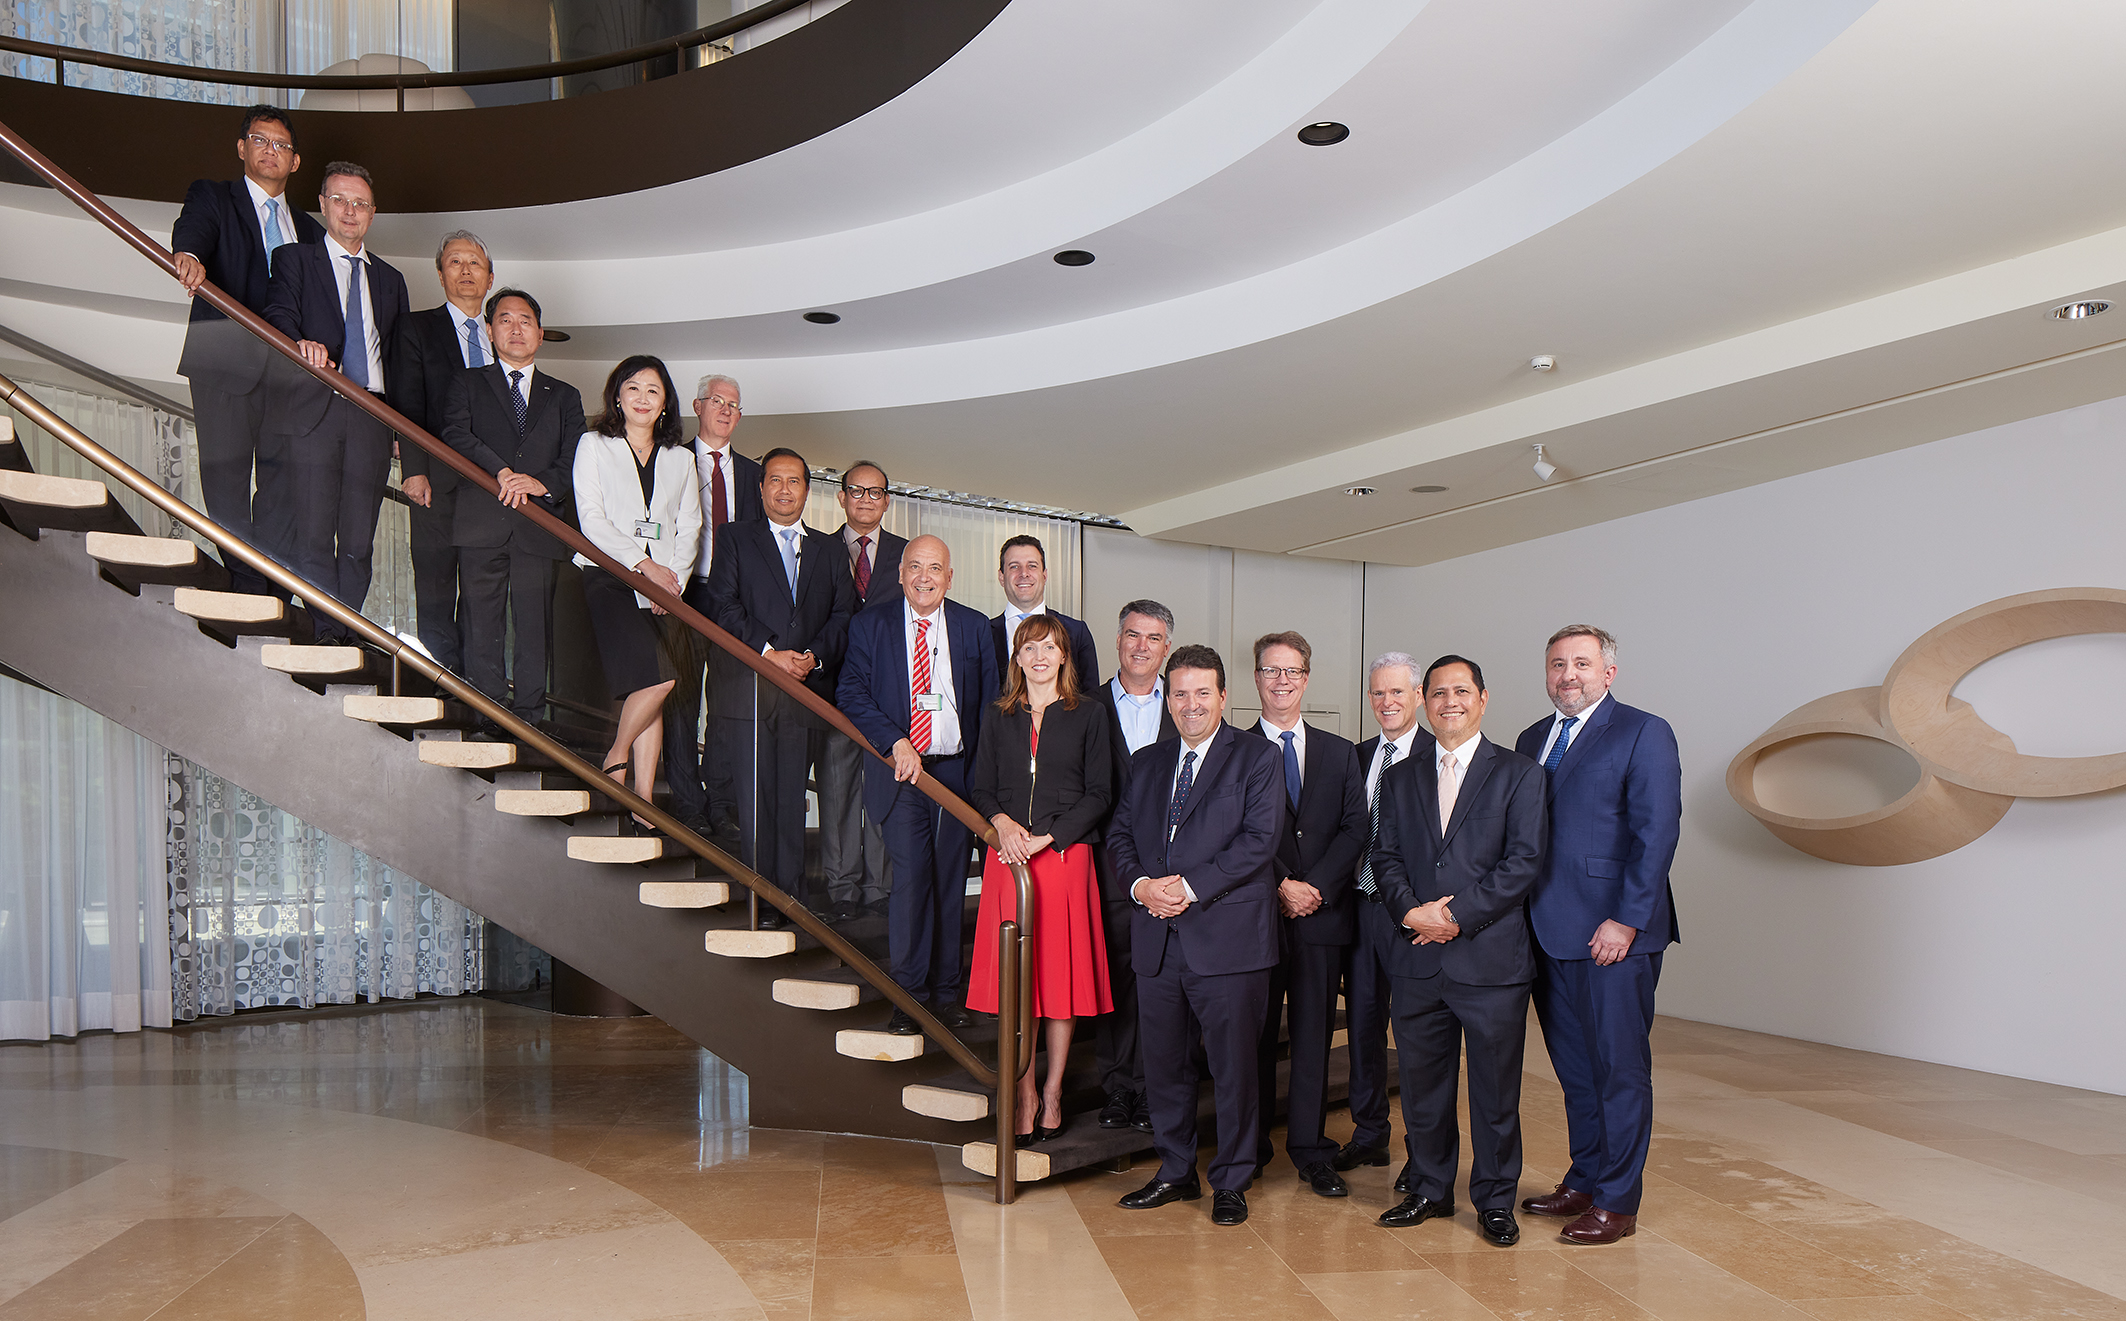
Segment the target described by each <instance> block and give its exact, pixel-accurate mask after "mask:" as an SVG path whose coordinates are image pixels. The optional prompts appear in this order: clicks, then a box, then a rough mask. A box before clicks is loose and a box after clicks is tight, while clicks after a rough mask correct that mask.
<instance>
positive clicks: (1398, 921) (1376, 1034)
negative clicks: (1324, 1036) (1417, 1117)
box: [1343, 725, 1432, 1147]
mask: <svg viewBox="0 0 2126 1321" xmlns="http://www.w3.org/2000/svg"><path fill="white" fill-rule="evenodd" d="M1409 733H1410V751H1409V753H1408V754H1407V755H1406V756H1403V757H1402V760H1414V759H1416V758H1418V757H1429V756H1431V755H1432V735H1431V734H1430V733H1429V732H1427V731H1426V729H1425V727H1424V726H1422V725H1419V726H1417V727H1416V728H1415V729H1412V730H1411V731H1410V732H1409ZM1379 752H1380V735H1378V734H1375V735H1374V736H1373V737H1372V738H1369V739H1367V740H1366V741H1365V742H1363V743H1361V744H1359V745H1358V775H1359V790H1360V792H1361V793H1363V792H1365V777H1367V776H1368V775H1371V774H1372V773H1373V759H1374V757H1375V756H1376V755H1378V754H1379ZM1396 764H1397V765H1400V764H1402V762H1401V760H1399V761H1398V762H1397V763H1396ZM1375 792H1376V793H1377V792H1378V786H1377V785H1376V786H1375ZM1372 810H1373V804H1372V800H1371V799H1368V800H1367V802H1366V811H1367V814H1368V818H1369V820H1370V816H1371V813H1372ZM1367 852H1368V849H1367V848H1366V847H1361V848H1360V850H1359V855H1358V866H1357V868H1356V869H1355V871H1354V875H1353V878H1352V880H1353V884H1352V889H1351V893H1352V907H1353V908H1354V910H1355V911H1354V912H1353V914H1352V924H1351V925H1352V931H1351V943H1350V944H1349V945H1346V946H1345V947H1344V959H1343V975H1344V1035H1345V1036H1346V1038H1348V1040H1349V1044H1348V1045H1347V1046H1346V1047H1345V1052H1346V1055H1347V1056H1348V1058H1349V1060H1350V1062H1351V1125H1352V1129H1353V1132H1352V1134H1351V1141H1352V1142H1353V1143H1355V1144H1357V1145H1358V1146H1361V1147H1385V1146H1387V1145H1388V1138H1389V1136H1390V1129H1389V1127H1388V1045H1387V1041H1388V1006H1389V1003H1390V999H1391V996H1390V993H1389V987H1390V978H1389V976H1388V965H1389V964H1390V963H1391V962H1393V960H1394V958H1395V946H1396V945H1397V944H1399V943H1400V942H1402V941H1404V940H1407V939H1409V934H1408V933H1407V932H1405V931H1404V930H1403V928H1402V914H1401V913H1397V914H1394V915H1393V916H1390V915H1389V913H1388V907H1387V904H1386V903H1385V902H1383V901H1382V899H1381V897H1380V895H1379V885H1378V883H1377V882H1376V884H1375V887H1374V895H1373V896H1372V897H1370V898H1369V897H1368V896H1367V895H1366V894H1365V892H1364V891H1362V890H1360V889H1359V888H1358V886H1357V883H1356V882H1357V877H1356V874H1355V872H1356V871H1363V870H1364V868H1365V863H1366V854H1367Z"/></svg>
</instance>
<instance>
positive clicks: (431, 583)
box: [406, 441, 465, 673]
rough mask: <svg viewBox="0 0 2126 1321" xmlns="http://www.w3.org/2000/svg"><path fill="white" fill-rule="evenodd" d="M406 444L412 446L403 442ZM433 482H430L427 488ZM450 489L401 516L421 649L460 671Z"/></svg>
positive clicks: (454, 499) (453, 503) (455, 502)
mask: <svg viewBox="0 0 2126 1321" xmlns="http://www.w3.org/2000/svg"><path fill="white" fill-rule="evenodd" d="M407 443H409V444H411V443H412V442H410V441H409V442H407ZM433 488H434V482H433V479H431V482H430V489H431V490H433ZM457 508H458V493H457V490H456V489H455V488H453V489H451V490H448V491H435V492H434V494H433V495H432V496H431V497H430V502H429V507H428V508H426V509H423V508H421V507H420V506H419V505H415V506H413V507H412V508H411V509H409V510H407V511H406V512H407V513H408V514H410V515H412V517H411V518H410V519H409V520H408V521H409V524H410V533H411V540H412V547H411V549H412V556H413V601H414V614H413V618H414V626H415V628H416V629H417V630H418V632H419V634H420V638H421V645H422V646H424V647H426V648H428V654H429V655H430V656H433V657H434V658H435V661H436V664H438V665H441V666H442V667H443V668H444V669H446V670H450V671H453V672H456V673H463V671H462V670H460V668H459V667H460V666H462V665H463V664H464V663H465V652H464V646H463V641H462V639H461V638H460V637H459V634H458V548H457V546H456V545H454V544H452V542H451V539H450V525H451V520H452V519H453V518H455V517H456V514H457Z"/></svg>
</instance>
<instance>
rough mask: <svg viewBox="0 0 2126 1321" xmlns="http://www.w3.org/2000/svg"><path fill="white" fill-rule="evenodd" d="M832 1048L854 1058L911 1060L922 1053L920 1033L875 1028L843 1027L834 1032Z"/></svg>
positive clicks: (889, 1060) (890, 1060)
mask: <svg viewBox="0 0 2126 1321" xmlns="http://www.w3.org/2000/svg"><path fill="white" fill-rule="evenodd" d="M834 1049H835V1050H837V1051H839V1052H840V1053H841V1054H844V1055H847V1056H848V1057H849V1058H851V1059H856V1060H884V1061H888V1062H892V1061H897V1060H912V1059H914V1058H915V1057H916V1056H918V1055H921V1054H922V1053H923V1038H922V1035H921V1034H920V1033H918V1034H915V1035H912V1036H905V1037H902V1036H896V1035H894V1034H893V1033H891V1032H882V1031H879V1030H878V1029H877V1028H868V1027H845V1028H843V1029H842V1030H841V1031H839V1032H837V1033H835V1034H834Z"/></svg>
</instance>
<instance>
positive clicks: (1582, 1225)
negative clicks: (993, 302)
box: [1558, 1206, 1639, 1243]
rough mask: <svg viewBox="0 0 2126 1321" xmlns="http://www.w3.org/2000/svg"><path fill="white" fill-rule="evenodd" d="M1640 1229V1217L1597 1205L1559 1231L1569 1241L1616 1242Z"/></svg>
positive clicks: (1559, 1235)
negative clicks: (1618, 1212)
mask: <svg viewBox="0 0 2126 1321" xmlns="http://www.w3.org/2000/svg"><path fill="white" fill-rule="evenodd" d="M1638 1231H1639V1217H1637V1216H1628V1215H1618V1214H1617V1213H1616V1212H1615V1211H1604V1210H1603V1209H1602V1208H1601V1207H1599V1206H1597V1207H1595V1208H1593V1209H1592V1210H1590V1211H1588V1213H1587V1214H1586V1215H1583V1216H1581V1217H1580V1218H1579V1219H1578V1220H1575V1221H1573V1222H1572V1223H1571V1224H1569V1225H1567V1226H1565V1228H1563V1229H1561V1230H1559V1231H1558V1237H1559V1238H1561V1239H1564V1240H1565V1241H1566V1242H1567V1243H1614V1242H1616V1241H1617V1240H1618V1239H1620V1238H1630V1237H1631V1236H1632V1235H1633V1234H1636V1233H1637V1232H1638Z"/></svg>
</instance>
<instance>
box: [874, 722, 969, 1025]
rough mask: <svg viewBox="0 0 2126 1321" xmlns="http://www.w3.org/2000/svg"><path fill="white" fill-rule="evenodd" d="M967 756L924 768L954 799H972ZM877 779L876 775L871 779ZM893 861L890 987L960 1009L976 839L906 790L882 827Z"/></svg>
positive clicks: (888, 935)
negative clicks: (893, 984)
mask: <svg viewBox="0 0 2126 1321" xmlns="http://www.w3.org/2000/svg"><path fill="white" fill-rule="evenodd" d="M972 760H973V756H972V754H970V753H964V752H963V753H961V754H960V755H959V756H957V757H953V758H950V759H941V760H935V761H928V762H926V763H925V765H924V767H923V769H924V770H926V771H929V772H930V774H931V776H932V778H934V779H936V780H937V782H938V783H939V784H941V785H943V786H945V787H946V788H947V789H950V790H952V792H954V793H956V794H959V795H960V796H961V797H965V796H966V794H967V769H968V763H969V762H970V761H972ZM867 773H872V774H875V773H877V772H867ZM880 828H881V830H882V832H883V833H884V835H885V837H886V853H887V856H889V857H890V858H892V860H893V893H892V894H891V895H890V896H888V897H887V899H886V939H887V941H888V942H889V944H888V948H889V949H890V950H891V952H892V963H893V980H894V981H896V982H898V983H899V984H900V985H901V987H902V988H903V989H905V990H906V991H907V992H908V993H909V994H910V995H914V996H918V997H921V998H923V999H926V1000H928V1001H930V1002H931V1003H932V1004H937V1005H949V1004H957V1003H959V1002H960V1001H961V1000H962V999H963V998H964V996H965V991H966V970H965V969H963V968H962V967H961V966H960V953H961V949H962V947H963V945H964V943H965V942H964V940H963V938H962V935H961V930H962V925H963V921H964V918H965V915H966V907H967V864H968V862H969V860H970V859H971V858H972V856H973V849H974V832H973V831H971V830H969V829H968V828H967V827H966V826H965V825H964V824H963V823H962V822H961V821H960V819H959V818H958V817H956V816H954V815H953V814H952V813H950V812H947V811H946V810H945V809H944V808H942V807H939V806H938V805H937V804H936V803H934V802H932V801H931V800H930V798H929V797H928V795H925V794H922V793H919V792H917V791H916V790H915V789H913V788H910V787H908V786H906V785H903V786H902V787H901V790H900V792H899V793H898V794H897V795H895V797H894V800H893V809H892V810H891V811H889V812H887V813H886V819H885V820H884V821H883V822H881V823H880Z"/></svg>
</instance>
